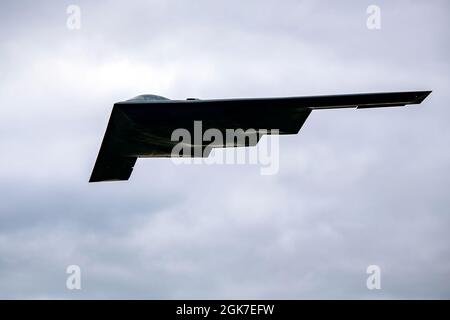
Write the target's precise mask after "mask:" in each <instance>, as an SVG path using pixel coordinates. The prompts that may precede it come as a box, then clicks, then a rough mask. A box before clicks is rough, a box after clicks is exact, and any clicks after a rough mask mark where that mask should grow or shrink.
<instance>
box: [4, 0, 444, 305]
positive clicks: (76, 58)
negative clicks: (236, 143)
mask: <svg viewBox="0 0 450 320" xmlns="http://www.w3.org/2000/svg"><path fill="white" fill-rule="evenodd" d="M68 4H71V3H68V2H67V3H58V4H56V3H52V2H51V1H43V2H40V3H39V4H35V3H34V2H26V1H21V2H13V1H10V2H2V4H1V7H2V10H0V18H2V19H1V21H2V22H1V26H2V28H0V37H1V38H2V41H1V42H0V58H1V60H0V69H1V70H2V72H1V73H0V101H1V103H2V107H1V108H0V150H1V154H2V156H1V157H0V164H1V165H0V177H1V179H2V183H1V185H0V188H1V194H2V201H1V202H0V297H3V298H290V299H295V298H448V297H449V296H450V288H449V286H448V281H447V279H448V278H449V276H450V246H449V244H448V243H449V238H448V231H447V230H448V227H449V226H450V218H449V214H448V211H449V208H450V202H449V200H448V197H447V189H448V186H449V183H450V175H449V172H450V170H449V169H450V152H449V151H448V146H449V145H450V129H449V126H448V124H447V119H448V117H449V115H450V111H448V110H449V109H448V106H447V104H448V102H449V101H450V95H449V93H448V90H447V88H448V87H449V85H450V83H449V71H448V70H450V68H449V60H448V56H449V53H450V52H449V48H450V46H449V42H448V41H449V40H448V36H447V35H446V31H447V30H448V28H449V22H448V21H449V20H448V19H447V17H446V14H447V12H448V9H449V6H448V3H447V2H446V1H435V2H433V3H432V4H431V3H427V2H424V1H396V2H390V1H379V2H378V4H379V5H380V7H381V9H382V29H381V30H379V31H370V30H368V29H367V28H366V17H367V15H366V8H367V6H368V5H369V4H372V3H371V2H365V1H363V2H361V1H357V2H356V1H345V2H340V3H331V2H325V1H285V2H283V3H282V4H281V3H279V2H276V1H264V2H261V1H246V2H245V3H242V2H236V1H227V2H223V3H217V2H211V1H151V2H149V1H133V2H131V3H129V4H127V5H126V6H124V4H123V3H122V2H119V1H105V2H101V3H100V2H95V3H94V2H88V1H78V2H77V4H78V5H79V6H80V7H81V10H82V28H81V30H79V31H69V30H67V28H66V17H67V15H66V13H65V11H66V6H67V5H68ZM415 89H433V90H434V92H433V94H432V95H431V96H430V97H429V98H428V99H427V100H426V101H425V103H424V104H423V105H421V106H411V107H409V108H399V109H395V108H392V109H379V110H358V111H356V110H338V111H315V112H313V114H312V115H311V116H310V118H309V119H308V121H307V123H306V124H305V126H304V127H303V129H302V131H301V133H300V134H299V135H296V136H289V137H282V139H280V142H281V146H280V148H281V152H280V157H281V159H280V172H279V174H278V175H275V176H260V175H259V170H258V168H256V167H254V166H206V165H196V166H175V165H174V164H173V163H172V162H170V161H168V160H164V159H152V160H146V159H141V160H139V161H138V163H137V166H136V168H135V172H134V174H133V176H132V179H131V180H130V181H129V182H126V183H105V184H88V183H87V180H88V177H89V174H90V170H91V168H92V165H93V163H94V161H95V157H96V155H97V152H98V147H99V144H100V141H101V138H102V135H103V133H104V130H105V127H106V123H107V119H108V117H109V113H110V110H111V106H112V104H113V103H114V102H115V101H119V100H123V99H127V98H130V97H133V96H136V95H138V94H141V93H155V94H161V95H164V96H167V97H169V98H185V97H188V96H194V97H200V98H213V97H230V96H233V97H238V96H283V95H309V94H332V93H351V92H366V91H367V92H371V91H395V90H415ZM70 264H78V265H80V267H81V268H82V286H83V289H82V290H81V291H78V292H72V291H68V290H67V289H66V288H65V281H66V274H65V269H66V267H67V266H68V265H70ZM370 264H378V265H380V267H381V268H382V290H380V291H376V292H374V291H369V290H367V289H366V287H365V281H366V277H367V275H366V273H365V270H366V267H367V266H368V265H370Z"/></svg>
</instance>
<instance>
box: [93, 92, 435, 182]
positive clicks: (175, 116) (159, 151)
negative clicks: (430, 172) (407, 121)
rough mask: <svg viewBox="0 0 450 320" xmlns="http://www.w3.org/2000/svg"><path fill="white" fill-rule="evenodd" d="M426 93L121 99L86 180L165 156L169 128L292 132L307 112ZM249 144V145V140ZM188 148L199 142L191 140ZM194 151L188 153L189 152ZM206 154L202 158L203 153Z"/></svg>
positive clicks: (387, 103)
mask: <svg viewBox="0 0 450 320" xmlns="http://www.w3.org/2000/svg"><path fill="white" fill-rule="evenodd" d="M430 93H431V91H412V92H389V93H368V94H346V95H329V96H309V97H284V98H256V99H247V98H244V99H212V100H197V99H195V100H168V99H166V100H154V101H133V100H129V101H124V102H118V103H116V104H114V106H113V109H112V113H111V116H110V119H109V122H108V126H107V129H106V133H105V136H104V138H103V142H102V145H101V147H100V152H99V154H98V157H97V161H96V163H95V166H94V169H93V171H92V175H91V178H90V180H89V182H97V181H108V180H128V178H129V177H130V175H131V172H132V171H133V167H134V164H135V162H136V160H137V158H138V157H171V152H172V148H173V147H174V146H175V145H176V144H177V143H178V141H172V140H171V135H172V132H173V131H174V130H175V129H178V128H184V129H186V130H188V131H189V132H190V133H192V135H193V134H194V121H201V124H202V130H203V132H204V131H205V130H207V129H212V128H215V129H218V130H220V131H221V132H225V130H226V129H243V130H248V129H255V130H256V131H257V132H261V130H264V129H265V130H272V129H278V130H279V134H296V133H298V132H299V130H300V129H301V127H302V125H303V123H304V122H305V121H306V119H307V118H308V116H309V114H310V113H311V111H312V110H316V109H334V108H378V107H397V106H405V105H409V104H419V103H421V102H422V101H423V100H424V99H425V98H426V97H427V96H428V95H429V94H430ZM249 145H250V144H249ZM191 148H192V150H193V151H194V150H196V149H201V150H204V148H205V145H203V144H202V143H201V144H194V143H193V144H192V145H191ZM195 154H196V153H195V152H193V153H192V155H193V156H194V155H195ZM207 155H208V153H206V154H204V155H203V156H207Z"/></svg>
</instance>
